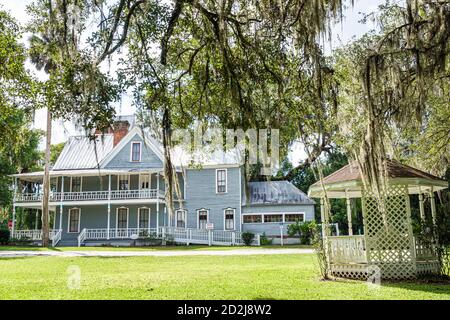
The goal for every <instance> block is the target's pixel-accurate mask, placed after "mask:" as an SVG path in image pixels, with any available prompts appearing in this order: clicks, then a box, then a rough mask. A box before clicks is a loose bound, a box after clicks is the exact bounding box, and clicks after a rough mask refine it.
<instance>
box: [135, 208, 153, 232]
mask: <svg viewBox="0 0 450 320" xmlns="http://www.w3.org/2000/svg"><path fill="white" fill-rule="evenodd" d="M142 209H145V210H148V226H147V228H146V229H149V228H150V217H151V211H150V208H149V207H140V208H138V214H137V228H138V229H141V226H140V224H141V210H142Z"/></svg>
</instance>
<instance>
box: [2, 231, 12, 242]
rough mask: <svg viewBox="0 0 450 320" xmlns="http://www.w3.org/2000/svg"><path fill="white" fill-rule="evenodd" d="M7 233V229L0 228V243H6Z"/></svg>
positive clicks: (7, 240)
mask: <svg viewBox="0 0 450 320" xmlns="http://www.w3.org/2000/svg"><path fill="white" fill-rule="evenodd" d="M9 234H10V233H9V230H8V229H0V244H8V242H9Z"/></svg>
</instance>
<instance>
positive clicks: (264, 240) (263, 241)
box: [259, 232, 273, 246]
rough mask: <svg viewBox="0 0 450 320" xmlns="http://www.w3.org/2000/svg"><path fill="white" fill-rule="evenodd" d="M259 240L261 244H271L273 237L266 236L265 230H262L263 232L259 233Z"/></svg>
mask: <svg viewBox="0 0 450 320" xmlns="http://www.w3.org/2000/svg"><path fill="white" fill-rule="evenodd" d="M259 240H260V242H261V245H262V246H264V245H269V244H272V241H273V239H269V238H267V236H266V233H265V232H263V234H262V235H261V237H260V238H259Z"/></svg>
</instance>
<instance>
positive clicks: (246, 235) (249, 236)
mask: <svg viewBox="0 0 450 320" xmlns="http://www.w3.org/2000/svg"><path fill="white" fill-rule="evenodd" d="M241 237H242V241H243V242H244V244H245V245H246V246H250V245H252V242H253V239H254V238H255V235H254V234H253V233H251V232H243V233H242V234H241Z"/></svg>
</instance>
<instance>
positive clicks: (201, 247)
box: [0, 245, 313, 251]
mask: <svg viewBox="0 0 450 320" xmlns="http://www.w3.org/2000/svg"><path fill="white" fill-rule="evenodd" d="M249 248H250V249H256V250H258V249H295V248H313V247H312V246H307V245H284V246H280V245H267V246H252V247H246V246H211V247H210V246H207V245H189V246H183V245H178V246H151V247H107V246H105V247H103V246H99V247H56V248H42V247H38V246H0V251H48V250H53V251H154V250H157V251H161V250H193V251H196V250H236V249H249Z"/></svg>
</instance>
